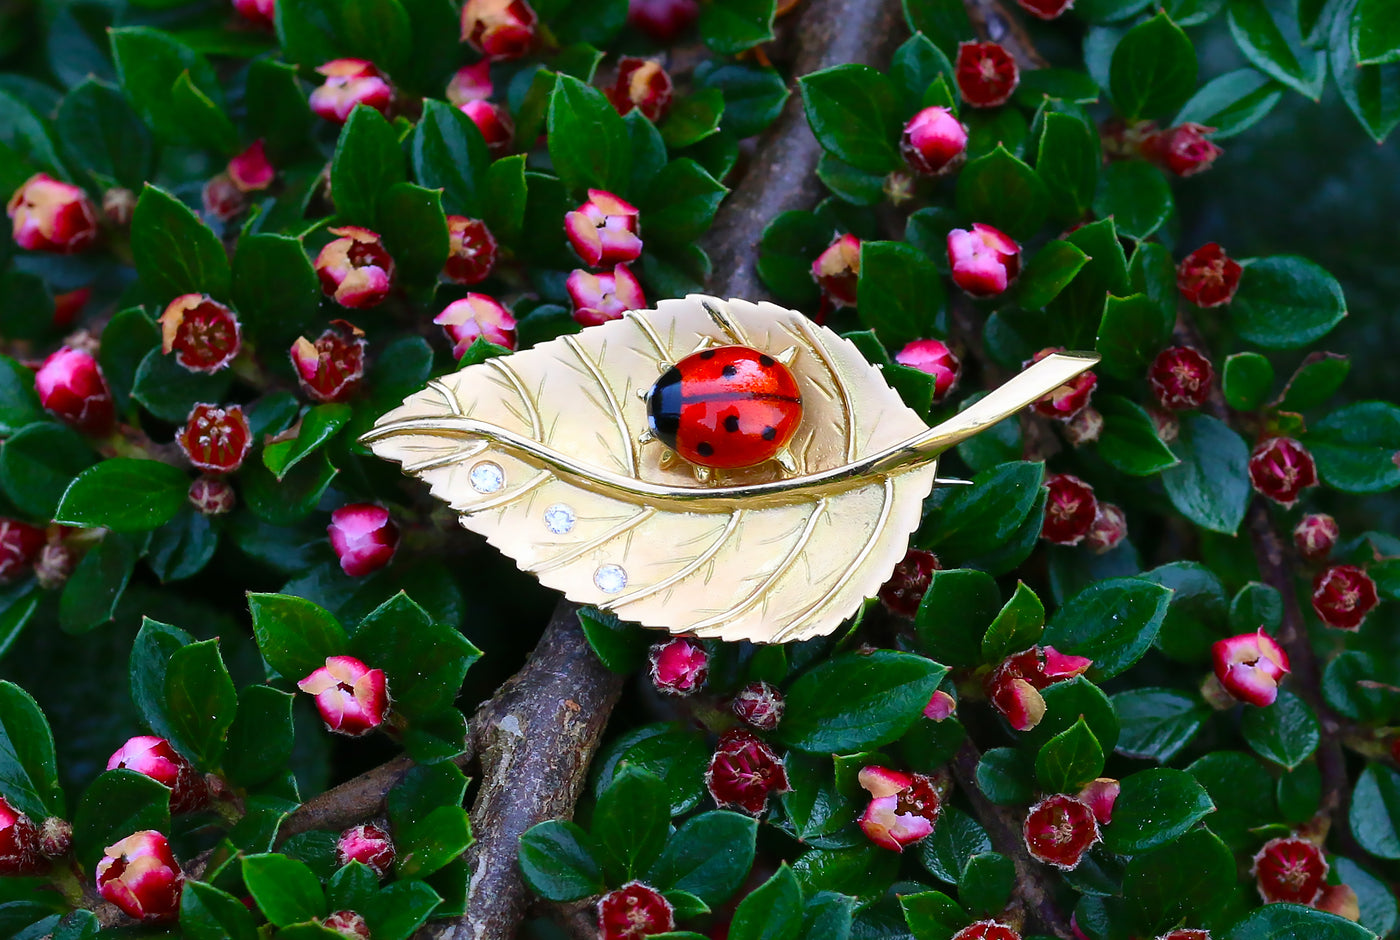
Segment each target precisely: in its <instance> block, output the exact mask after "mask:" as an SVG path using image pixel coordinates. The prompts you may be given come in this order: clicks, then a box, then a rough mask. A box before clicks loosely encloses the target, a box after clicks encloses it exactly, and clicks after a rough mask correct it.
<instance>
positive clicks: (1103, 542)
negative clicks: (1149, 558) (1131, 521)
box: [1084, 503, 1128, 555]
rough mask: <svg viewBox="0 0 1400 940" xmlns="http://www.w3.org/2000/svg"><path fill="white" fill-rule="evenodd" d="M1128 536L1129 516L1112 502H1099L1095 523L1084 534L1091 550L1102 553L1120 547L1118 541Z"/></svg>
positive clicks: (1085, 541)
mask: <svg viewBox="0 0 1400 940" xmlns="http://www.w3.org/2000/svg"><path fill="white" fill-rule="evenodd" d="M1127 536H1128V517H1127V516H1126V515H1124V514H1123V510H1121V509H1119V508H1118V507H1117V506H1115V505H1113V504H1112V503H1099V508H1098V512H1096V513H1095V514H1094V523H1093V525H1091V526H1089V531H1088V532H1087V533H1086V534H1085V536H1084V544H1085V545H1086V546H1087V547H1088V548H1089V550H1090V551H1092V552H1094V553H1095V554H1098V555H1102V554H1103V553H1104V552H1111V551H1113V550H1114V549H1115V548H1117V547H1118V543H1119V542H1121V541H1123V539H1125V538H1127Z"/></svg>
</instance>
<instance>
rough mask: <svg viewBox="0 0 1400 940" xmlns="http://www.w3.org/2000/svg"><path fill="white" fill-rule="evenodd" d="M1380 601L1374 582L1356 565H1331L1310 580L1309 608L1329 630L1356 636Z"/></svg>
mask: <svg viewBox="0 0 1400 940" xmlns="http://www.w3.org/2000/svg"><path fill="white" fill-rule="evenodd" d="M1379 600H1380V598H1379V597H1378V596H1377V594H1376V582H1375V581H1372V580H1371V576H1370V575H1368V574H1367V573H1366V572H1364V571H1362V570H1361V569H1360V568H1358V567H1356V566H1355V565H1332V566H1331V567H1330V568H1324V569H1323V570H1322V571H1320V572H1318V574H1317V577H1315V578H1313V590H1312V607H1313V610H1314V611H1316V612H1317V616H1318V619H1320V620H1321V621H1322V622H1323V623H1325V624H1326V625H1327V626H1329V627H1335V628H1336V629H1338V630H1349V631H1353V632H1355V631H1356V630H1359V629H1361V624H1362V622H1363V621H1365V619H1366V615H1367V614H1369V613H1370V612H1371V608H1373V607H1375V606H1376V604H1377V602H1378V601H1379Z"/></svg>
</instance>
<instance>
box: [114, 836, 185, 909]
mask: <svg viewBox="0 0 1400 940" xmlns="http://www.w3.org/2000/svg"><path fill="white" fill-rule="evenodd" d="M104 852H105V854H104V855H103V856H102V861H100V862H98V863H97V891H98V893H99V894H101V895H102V896H103V897H104V898H106V899H107V900H108V901H111V902H112V903H113V904H115V905H116V906H117V907H119V908H121V909H122V912H123V913H125V914H126V915H127V916H128V917H134V918H135V919H136V920H139V921H142V922H144V923H148V924H151V923H159V922H162V921H170V920H174V919H175V918H176V917H177V916H178V915H179V913H180V892H181V890H182V889H183V888H184V886H185V875H184V873H183V872H182V871H180V865H179V863H178V862H176V861H175V856H174V854H173V853H172V852H171V851H170V842H169V841H168V840H167V839H166V838H165V836H163V835H161V834H160V833H159V832H156V831H155V830H154V829H146V830H144V831H142V832H135V833H132V834H131V835H129V836H127V837H126V838H125V839H122V840H121V841H120V842H118V843H116V844H115V845H109V846H107V848H106V849H105V850H104Z"/></svg>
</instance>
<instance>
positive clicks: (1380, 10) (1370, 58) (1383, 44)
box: [1351, 0, 1400, 65]
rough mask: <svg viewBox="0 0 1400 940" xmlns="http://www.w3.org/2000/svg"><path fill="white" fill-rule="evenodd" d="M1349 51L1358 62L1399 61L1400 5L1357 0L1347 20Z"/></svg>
mask: <svg viewBox="0 0 1400 940" xmlns="http://www.w3.org/2000/svg"><path fill="white" fill-rule="evenodd" d="M1351 51H1352V55H1354V56H1355V57H1356V61H1357V62H1358V63H1360V64H1361V65H1381V64H1384V63H1387V62H1400V6H1397V5H1396V4H1395V3H1394V2H1393V0H1361V2H1360V3H1358V4H1357V5H1356V8H1355V12H1354V13H1353V15H1352V20H1351Z"/></svg>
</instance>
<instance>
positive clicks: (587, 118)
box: [548, 75, 632, 195]
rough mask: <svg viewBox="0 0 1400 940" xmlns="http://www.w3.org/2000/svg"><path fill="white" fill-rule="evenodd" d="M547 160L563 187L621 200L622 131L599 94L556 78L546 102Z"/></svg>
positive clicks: (625, 168)
mask: <svg viewBox="0 0 1400 940" xmlns="http://www.w3.org/2000/svg"><path fill="white" fill-rule="evenodd" d="M548 144H549V156H550V159H551V160H553V161H554V169H555V172H557V173H558V174H559V179H560V180H561V181H562V182H563V183H564V186H565V187H566V188H567V189H569V190H572V191H574V192H579V191H582V190H584V189H587V188H589V187H596V188H598V189H606V190H608V191H609V192H614V193H618V194H621V195H626V194H627V184H628V178H629V175H630V173H631V170H632V153H631V147H630V137H629V135H628V133H627V126H626V125H625V124H624V123H623V121H622V118H621V116H619V115H618V113H617V111H616V110H615V109H614V108H613V106H612V105H611V104H610V103H609V102H608V99H607V98H605V97H603V93H602V92H600V91H598V90H597V89H595V88H591V87H589V86H588V85H585V84H584V83H583V82H581V81H579V80H578V79H576V78H574V77H573V76H571V75H560V76H559V77H558V78H557V79H556V80H555V83H554V91H553V92H552V93H551V94H550V96H549V136H548Z"/></svg>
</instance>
